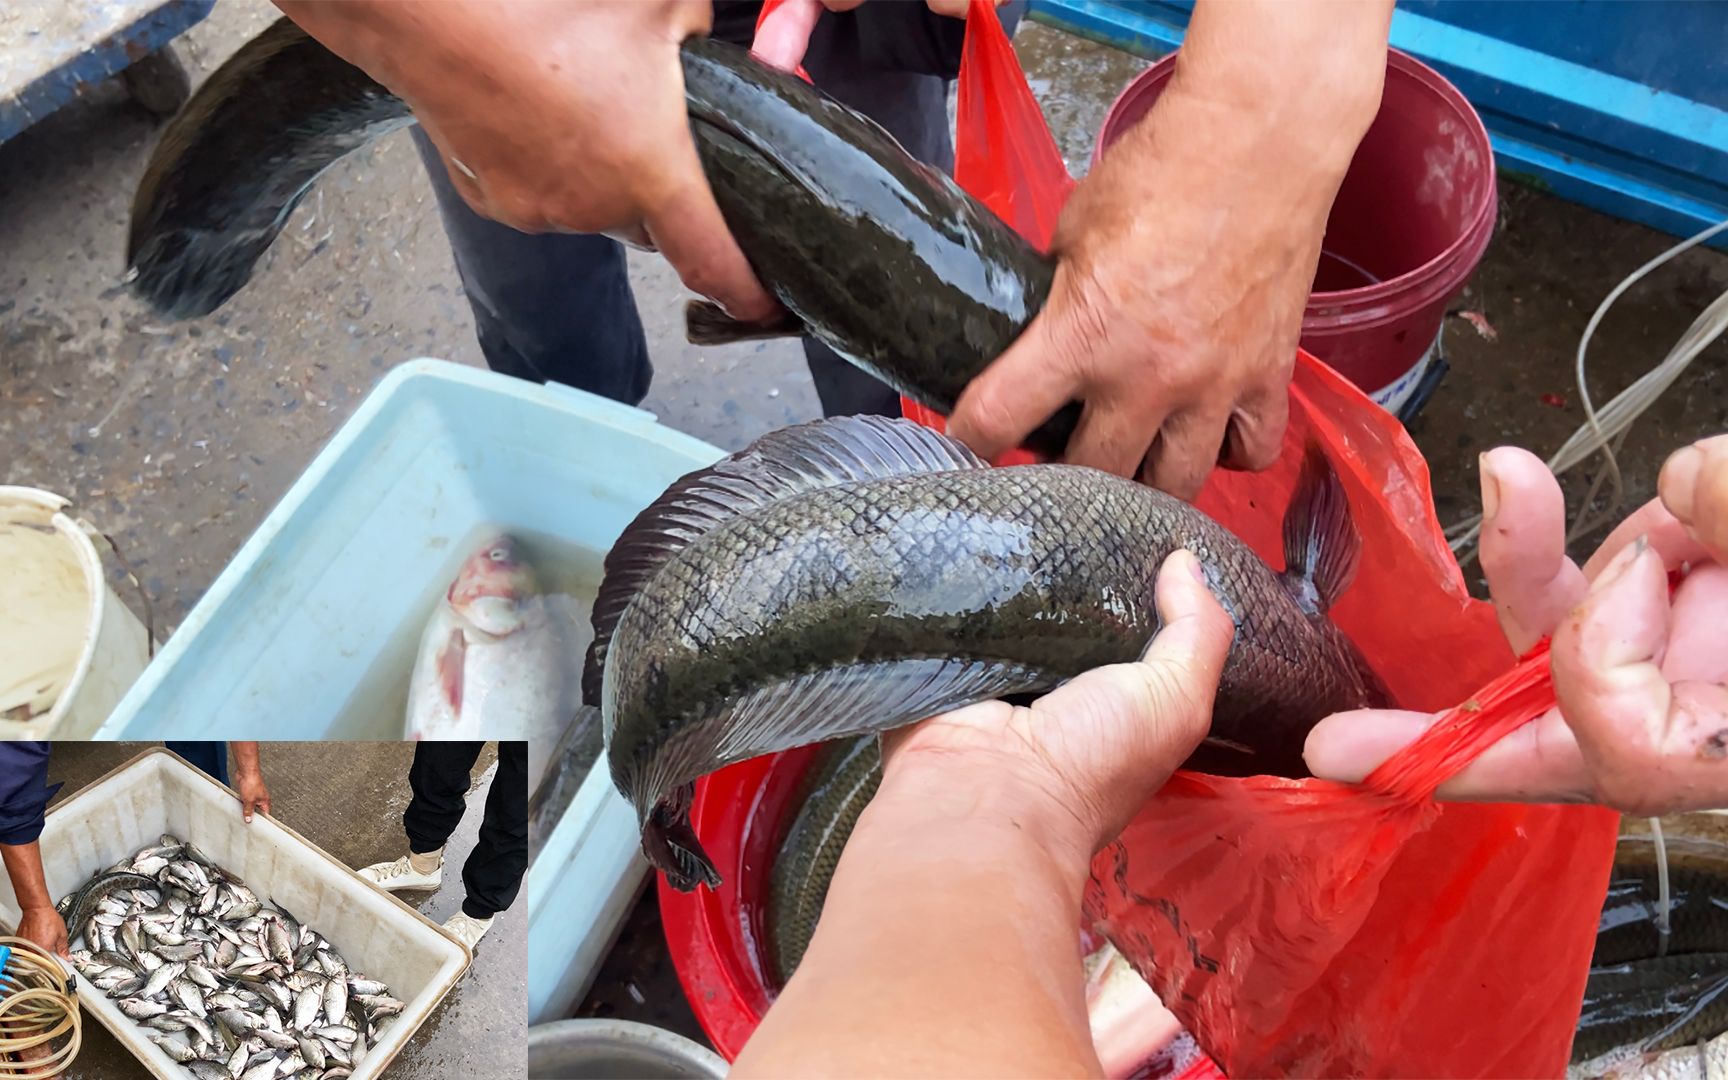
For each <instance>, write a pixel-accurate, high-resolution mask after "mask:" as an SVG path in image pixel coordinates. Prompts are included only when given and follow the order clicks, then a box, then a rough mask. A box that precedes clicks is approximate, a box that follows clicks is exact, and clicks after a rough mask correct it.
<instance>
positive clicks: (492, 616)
mask: <svg viewBox="0 0 1728 1080" xmlns="http://www.w3.org/2000/svg"><path fill="white" fill-rule="evenodd" d="M449 600H450V607H451V608H452V609H453V610H454V611H455V612H456V613H457V614H458V615H460V616H462V618H464V619H466V620H467V621H468V622H469V623H470V624H472V625H473V626H474V628H475V629H477V630H479V631H480V632H481V633H483V634H486V635H487V636H489V637H494V638H504V637H509V636H510V635H511V634H514V633H515V632H516V631H518V630H520V629H522V624H523V621H524V619H523V614H522V608H521V605H520V604H518V603H517V600H516V594H515V592H514V590H512V589H510V588H508V587H507V586H496V587H488V586H481V587H479V588H477V589H470V590H464V592H463V593H462V595H460V596H458V595H457V594H456V588H455V586H451V589H450V596H449Z"/></svg>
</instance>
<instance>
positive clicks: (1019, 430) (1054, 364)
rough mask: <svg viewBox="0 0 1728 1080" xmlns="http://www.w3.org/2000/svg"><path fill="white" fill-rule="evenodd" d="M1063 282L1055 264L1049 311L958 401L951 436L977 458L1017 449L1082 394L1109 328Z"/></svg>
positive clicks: (1030, 326)
mask: <svg viewBox="0 0 1728 1080" xmlns="http://www.w3.org/2000/svg"><path fill="white" fill-rule="evenodd" d="M1065 281H1066V279H1065V278H1064V276H1063V271H1062V270H1061V269H1060V268H1058V269H1057V271H1056V284H1055V286H1054V287H1052V289H1051V300H1050V302H1049V303H1047V304H1046V305H1045V306H1044V310H1043V311H1042V312H1040V313H1039V314H1038V316H1037V317H1036V318H1034V319H1033V320H1032V323H1031V325H1029V326H1027V327H1026V329H1025V331H1024V332H1023V333H1021V335H1020V337H1019V339H1018V340H1016V341H1015V342H1014V344H1013V345H1011V346H1009V347H1008V350H1007V351H1006V352H1004V353H1003V354H1002V355H1001V356H999V357H997V358H996V360H995V362H994V363H992V364H991V365H990V366H989V367H987V368H985V369H984V372H983V374H981V375H979V376H978V377H977V378H975V379H973V380H972V382H971V384H970V385H969V386H967V387H966V389H965V391H964V392H962V393H961V395H960V400H959V401H958V402H956V403H955V405H954V414H953V415H952V416H950V417H949V418H948V434H950V435H952V436H954V437H955V438H956V439H959V440H960V441H961V442H963V443H965V444H966V445H967V446H970V447H971V448H972V449H973V451H974V452H976V453H977V454H978V455H979V456H980V457H984V458H994V457H995V456H996V455H998V454H1000V453H1002V452H1003V451H1006V450H1012V449H1014V448H1015V447H1016V446H1019V445H1020V444H1021V443H1022V442H1023V441H1025V438H1026V436H1027V435H1029V434H1031V432H1032V431H1033V429H1035V428H1036V427H1037V426H1038V425H1039V424H1042V423H1043V422H1044V421H1046V420H1048V419H1049V418H1050V417H1052V416H1054V415H1055V414H1056V411H1057V410H1058V409H1060V408H1062V407H1063V406H1064V405H1067V404H1068V403H1069V402H1071V401H1075V400H1077V399H1079V398H1081V397H1082V396H1084V395H1083V393H1082V391H1083V390H1084V385H1083V384H1084V381H1085V380H1084V375H1085V372H1086V371H1087V370H1089V368H1088V365H1089V364H1091V363H1092V357H1093V355H1094V354H1095V353H1096V352H1097V351H1098V349H1099V347H1100V346H1101V345H1102V343H1103V342H1105V341H1106V340H1107V338H1106V332H1107V330H1106V326H1105V323H1104V320H1103V318H1102V317H1101V316H1100V315H1099V314H1098V312H1097V311H1096V309H1095V308H1094V307H1093V306H1092V304H1091V303H1090V302H1089V301H1087V300H1086V299H1085V298H1084V297H1083V296H1081V295H1080V293H1079V290H1077V289H1072V288H1068V287H1066V285H1065V284H1064V282H1065Z"/></svg>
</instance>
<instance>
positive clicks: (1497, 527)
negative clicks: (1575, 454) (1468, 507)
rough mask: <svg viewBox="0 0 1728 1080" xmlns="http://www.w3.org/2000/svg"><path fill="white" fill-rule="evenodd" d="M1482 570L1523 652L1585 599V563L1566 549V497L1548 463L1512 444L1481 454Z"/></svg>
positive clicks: (1505, 628) (1504, 625) (1510, 636)
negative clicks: (1579, 562) (1575, 560)
mask: <svg viewBox="0 0 1728 1080" xmlns="http://www.w3.org/2000/svg"><path fill="white" fill-rule="evenodd" d="M1479 468H1480V470H1481V480H1482V547H1481V559H1482V572H1483V573H1484V574H1485V575H1486V576H1487V578H1488V592H1489V594H1490V596H1492V597H1493V600H1494V612H1495V614H1496V615H1498V616H1499V618H1500V630H1501V632H1502V633H1504V634H1505V635H1506V640H1507V641H1508V642H1509V643H1510V644H1511V646H1512V649H1513V651H1514V652H1518V653H1522V652H1524V651H1525V650H1527V649H1529V648H1530V647H1531V646H1532V645H1534V644H1536V642H1538V641H1540V640H1541V639H1542V638H1544V637H1547V636H1548V635H1549V634H1552V633H1553V632H1554V628H1555V627H1556V626H1558V625H1559V624H1560V620H1561V619H1562V618H1564V617H1565V615H1566V613H1567V612H1568V611H1570V610H1572V608H1573V607H1575V606H1576V605H1577V604H1578V601H1579V600H1581V599H1583V597H1584V594H1585V592H1586V591H1587V589H1588V585H1587V584H1586V582H1585V580H1584V574H1583V571H1581V570H1579V569H1578V567H1577V565H1576V564H1574V563H1573V562H1572V560H1571V559H1568V558H1567V557H1566V497H1565V495H1564V494H1562V493H1561V491H1560V484H1559V482H1558V481H1556V480H1555V479H1554V474H1553V473H1551V472H1549V471H1548V466H1547V465H1545V464H1543V462H1542V460H1541V459H1540V458H1538V457H1537V456H1536V455H1534V454H1532V453H1529V452H1528V451H1525V450H1519V449H1516V448H1514V447H1502V448H1500V449H1497V450H1490V451H1489V452H1488V453H1486V454H1483V455H1482V457H1481V459H1480V464H1479Z"/></svg>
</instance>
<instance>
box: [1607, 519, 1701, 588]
mask: <svg viewBox="0 0 1728 1080" xmlns="http://www.w3.org/2000/svg"><path fill="white" fill-rule="evenodd" d="M1639 537H1642V538H1643V539H1644V541H1645V542H1646V543H1647V544H1649V545H1650V546H1651V547H1652V548H1654V549H1656V552H1657V554H1658V555H1660V556H1661V557H1662V562H1663V565H1665V566H1667V567H1668V569H1670V570H1673V569H1676V568H1678V567H1680V566H1684V565H1686V564H1688V563H1699V562H1703V561H1705V560H1706V559H1708V558H1710V552H1709V550H1708V549H1707V548H1705V546H1704V545H1703V544H1701V543H1699V542H1698V540H1697V538H1696V537H1694V536H1693V535H1692V534H1691V533H1690V532H1688V531H1687V529H1686V526H1685V525H1684V524H1683V523H1681V522H1680V521H1679V520H1677V519H1676V518H1675V517H1674V515H1673V514H1671V513H1669V512H1668V508H1667V507H1666V506H1663V505H1662V500H1661V499H1651V500H1650V501H1649V502H1647V503H1645V504H1644V505H1643V506H1641V507H1639V508H1638V509H1637V510H1634V511H1633V512H1632V513H1631V514H1630V515H1628V516H1627V518H1626V520H1624V521H1622V522H1621V523H1620V524H1619V525H1617V526H1615V527H1614V531H1612V532H1610V533H1609V534H1608V538H1607V539H1606V540H1604V541H1602V544H1601V546H1600V547H1598V548H1597V549H1596V551H1595V553H1594V554H1592V555H1591V556H1590V558H1589V559H1588V560H1587V561H1586V562H1585V563H1584V577H1585V578H1586V579H1587V580H1590V581H1594V580H1595V579H1596V577H1597V575H1599V574H1601V573H1602V569H1603V568H1604V567H1605V566H1607V565H1608V563H1609V561H1610V560H1612V559H1613V558H1614V556H1616V555H1618V554H1619V553H1620V552H1621V551H1623V550H1625V548H1626V545H1627V544H1630V543H1631V542H1632V541H1634V540H1636V539H1638V538H1639Z"/></svg>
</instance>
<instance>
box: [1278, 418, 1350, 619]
mask: <svg viewBox="0 0 1728 1080" xmlns="http://www.w3.org/2000/svg"><path fill="white" fill-rule="evenodd" d="M1361 554H1362V537H1361V536H1360V535H1359V534H1358V533H1357V532H1356V523H1355V521H1354V520H1353V519H1352V518H1351V516H1350V497H1349V496H1348V495H1347V494H1345V491H1344V483H1343V481H1341V480H1339V479H1338V473H1337V472H1336V471H1335V470H1334V469H1333V468H1332V463H1331V462H1330V461H1328V460H1327V459H1326V454H1325V452H1324V451H1322V450H1321V449H1320V447H1319V446H1317V445H1315V444H1313V443H1310V444H1309V445H1308V449H1307V452H1306V453H1305V454H1304V456H1303V458H1302V473H1301V476H1300V478H1299V479H1298V480H1297V482H1296V491H1295V493H1294V494H1292V495H1291V496H1290V507H1289V509H1287V510H1286V511H1285V512H1284V581H1285V583H1286V584H1287V585H1288V586H1289V587H1290V590H1291V592H1292V593H1293V594H1295V596H1296V599H1297V601H1298V602H1299V603H1300V604H1301V605H1302V608H1303V610H1304V611H1306V612H1307V613H1308V614H1310V615H1320V614H1323V613H1325V612H1327V611H1330V610H1331V609H1332V605H1334V604H1336V603H1337V602H1338V598H1339V597H1340V596H1342V595H1344V590H1345V589H1348V588H1349V587H1350V582H1351V580H1352V579H1354V578H1355V576H1356V562H1357V559H1358V558H1359V557H1360V556H1361Z"/></svg>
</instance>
